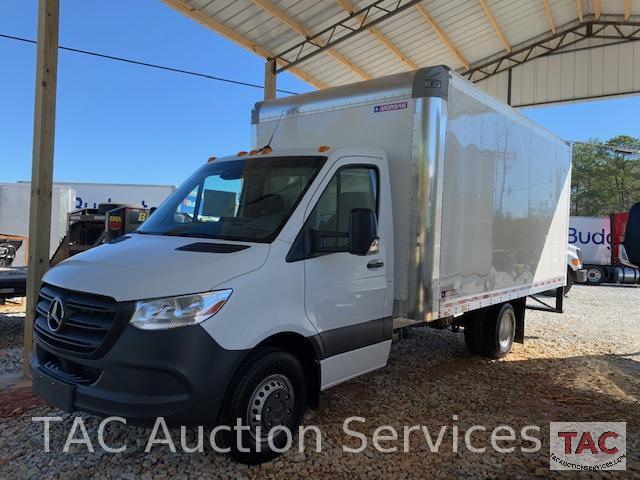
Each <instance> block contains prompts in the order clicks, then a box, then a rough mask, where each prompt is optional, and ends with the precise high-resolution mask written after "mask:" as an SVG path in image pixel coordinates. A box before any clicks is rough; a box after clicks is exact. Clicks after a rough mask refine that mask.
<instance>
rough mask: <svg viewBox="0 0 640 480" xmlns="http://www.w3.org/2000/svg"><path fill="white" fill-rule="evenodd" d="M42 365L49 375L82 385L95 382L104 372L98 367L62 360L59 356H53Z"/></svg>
mask: <svg viewBox="0 0 640 480" xmlns="http://www.w3.org/2000/svg"><path fill="white" fill-rule="evenodd" d="M41 365H42V368H43V370H45V371H46V372H47V373H48V374H49V375H51V376H53V377H56V378H60V379H62V380H66V381H67V382H70V383H76V384H80V385H91V384H92V383H95V381H96V380H98V377H100V373H102V371H101V370H99V369H97V368H90V367H87V366H85V365H80V364H78V363H73V362H70V361H68V360H61V359H59V358H57V357H51V358H50V359H49V360H47V361H45V362H43V363H42V364H41Z"/></svg>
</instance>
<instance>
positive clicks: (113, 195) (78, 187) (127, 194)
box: [0, 182, 176, 267]
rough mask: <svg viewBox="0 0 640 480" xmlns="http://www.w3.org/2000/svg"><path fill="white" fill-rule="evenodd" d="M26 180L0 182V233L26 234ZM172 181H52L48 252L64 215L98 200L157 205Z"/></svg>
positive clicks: (19, 256) (20, 258) (60, 234)
mask: <svg viewBox="0 0 640 480" xmlns="http://www.w3.org/2000/svg"><path fill="white" fill-rule="evenodd" d="M30 186H31V183H30V182H17V183H0V234H5V235H18V236H21V237H27V236H28V234H29V201H30ZM175 189H176V187H175V186H174V185H144V184H123V183H87V182H54V184H53V199H52V208H51V238H50V248H49V252H50V253H49V255H50V256H51V255H53V253H54V252H55V251H56V249H57V248H58V245H59V244H60V241H61V240H62V239H63V238H64V236H65V235H66V234H67V223H68V222H67V215H68V214H69V213H70V212H72V211H74V210H78V209H81V208H97V206H98V205H99V204H101V203H112V204H122V205H130V206H135V207H142V208H151V207H157V206H158V205H160V204H161V203H162V202H163V201H164V200H165V199H166V198H167V197H168V196H169V195H171V194H172V193H173V192H174V191H175ZM26 258H27V255H26V244H24V245H22V246H21V247H20V249H19V251H18V252H17V253H16V261H15V262H14V263H13V266H16V267H19V266H24V265H23V264H24V259H26Z"/></svg>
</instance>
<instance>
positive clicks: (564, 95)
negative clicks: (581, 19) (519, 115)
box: [478, 39, 640, 107]
mask: <svg viewBox="0 0 640 480" xmlns="http://www.w3.org/2000/svg"><path fill="white" fill-rule="evenodd" d="M601 43H602V40H599V39H591V40H590V41H589V46H592V47H596V48H591V49H589V50H579V51H575V52H568V53H563V54H557V55H550V56H547V57H541V58H538V59H535V60H532V61H530V62H527V63H525V64H524V65H522V66H518V67H515V68H513V69H512V74H511V105H513V106H516V107H517V106H525V105H539V104H545V103H555V102H566V101H572V100H581V99H586V98H598V97H603V96H609V95H625V94H632V93H640V42H630V43H624V44H619V45H609V46H603V47H598V46H597V45H600V44H601ZM478 85H479V86H481V87H482V88H483V89H484V90H486V91H487V92H488V93H490V94H491V95H493V96H495V97H497V98H499V99H500V100H502V101H503V102H507V100H508V99H509V75H508V72H506V71H505V72H502V73H500V74H498V75H494V76H493V77H489V78H487V79H486V80H482V81H480V82H478Z"/></svg>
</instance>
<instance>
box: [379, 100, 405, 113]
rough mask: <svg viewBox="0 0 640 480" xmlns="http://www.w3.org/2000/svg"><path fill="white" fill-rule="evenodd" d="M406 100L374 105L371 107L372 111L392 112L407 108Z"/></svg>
mask: <svg viewBox="0 0 640 480" xmlns="http://www.w3.org/2000/svg"><path fill="white" fill-rule="evenodd" d="M407 106H408V104H407V102H396V103H387V104H386V105H376V106H375V107H373V113H380V112H393V111H394V110H404V109H405V108H407Z"/></svg>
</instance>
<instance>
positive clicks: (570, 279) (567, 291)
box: [564, 270, 573, 295]
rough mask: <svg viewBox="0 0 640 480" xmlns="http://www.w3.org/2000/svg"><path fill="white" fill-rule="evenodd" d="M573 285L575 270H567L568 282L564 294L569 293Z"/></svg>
mask: <svg viewBox="0 0 640 480" xmlns="http://www.w3.org/2000/svg"><path fill="white" fill-rule="evenodd" d="M572 286H573V271H572V270H567V284H566V285H565V287H564V294H565V295H566V294H567V293H569V290H571V287H572Z"/></svg>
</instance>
